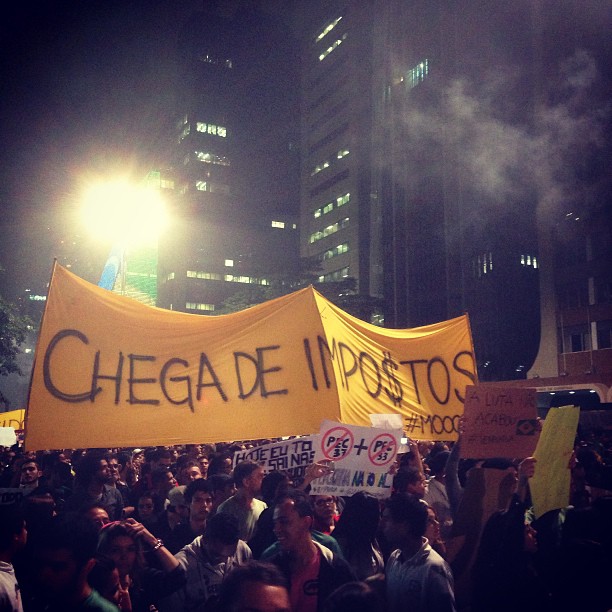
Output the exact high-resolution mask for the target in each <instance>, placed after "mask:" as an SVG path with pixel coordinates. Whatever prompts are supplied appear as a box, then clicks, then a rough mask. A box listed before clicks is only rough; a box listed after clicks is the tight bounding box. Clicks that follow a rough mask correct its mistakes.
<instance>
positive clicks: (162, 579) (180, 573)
mask: <svg viewBox="0 0 612 612" xmlns="http://www.w3.org/2000/svg"><path fill="white" fill-rule="evenodd" d="M98 553H99V554H100V555H104V556H106V557H109V558H110V559H112V560H113V561H114V563H115V565H116V566H117V570H118V571H119V580H120V582H121V586H122V587H123V588H124V589H127V590H128V591H129V594H130V599H131V602H132V610H133V611H134V612H141V611H143V612H148V611H149V609H150V606H151V605H157V602H158V600H160V599H162V598H163V597H166V596H167V595H170V594H171V593H173V592H174V591H176V590H178V589H180V588H181V587H182V586H183V585H184V584H185V580H186V578H185V572H184V570H183V568H182V567H181V566H180V565H179V562H178V561H177V560H176V559H175V558H174V556H173V555H172V554H171V553H170V551H169V550H168V549H167V548H166V547H165V546H164V543H163V542H162V541H161V540H160V539H158V538H156V537H155V536H154V535H153V534H152V533H151V532H150V531H149V530H148V529H147V528H146V527H145V526H144V525H142V523H139V522H137V521H135V520H134V519H131V518H129V519H126V520H125V521H115V522H113V523H109V524H108V525H105V526H104V527H103V529H102V530H101V532H100V536H99V539H98ZM147 556H148V557H149V558H150V559H151V563H147V562H146V558H147ZM153 564H155V565H156V566H157V567H153Z"/></svg>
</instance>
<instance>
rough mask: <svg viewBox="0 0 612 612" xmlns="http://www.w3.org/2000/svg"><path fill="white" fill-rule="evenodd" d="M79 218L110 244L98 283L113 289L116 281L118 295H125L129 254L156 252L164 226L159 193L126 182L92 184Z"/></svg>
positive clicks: (163, 209) (164, 220) (165, 216)
mask: <svg viewBox="0 0 612 612" xmlns="http://www.w3.org/2000/svg"><path fill="white" fill-rule="evenodd" d="M82 217H83V220H84V222H85V224H86V226H87V227H88V228H89V230H90V231H91V233H93V234H94V235H95V236H96V237H97V238H98V239H101V240H104V241H105V242H109V243H110V244H112V245H113V247H112V249H111V253H110V255H109V258H108V260H107V262H106V265H105V267H104V271H103V272H102V276H101V278H100V282H99V283H98V284H99V285H100V286H101V287H105V288H106V289H111V290H112V289H113V287H115V285H116V284H117V279H119V290H120V293H122V294H123V293H126V272H127V269H126V264H127V254H128V252H133V251H134V250H136V249H146V248H148V249H154V250H155V251H156V249H157V239H158V236H159V234H160V232H161V231H162V229H163V228H164V227H165V226H166V225H167V215H166V210H165V207H164V203H163V200H162V198H161V196H160V193H159V191H158V190H156V189H151V188H147V187H143V186H136V185H133V184H130V183H128V182H126V181H115V182H109V183H102V184H99V185H95V186H93V187H91V188H90V189H89V190H88V192H87V193H86V195H85V198H84V204H83V208H82ZM155 259H156V258H155Z"/></svg>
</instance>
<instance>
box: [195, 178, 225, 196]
mask: <svg viewBox="0 0 612 612" xmlns="http://www.w3.org/2000/svg"><path fill="white" fill-rule="evenodd" d="M195 186H196V189H197V190H198V191H208V192H209V193H221V194H224V195H227V194H229V185H224V184H223V183H211V182H210V181H196V183H195Z"/></svg>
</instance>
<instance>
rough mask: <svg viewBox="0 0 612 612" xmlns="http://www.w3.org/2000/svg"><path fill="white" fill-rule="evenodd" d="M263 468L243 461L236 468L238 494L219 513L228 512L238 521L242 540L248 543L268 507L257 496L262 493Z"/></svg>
mask: <svg viewBox="0 0 612 612" xmlns="http://www.w3.org/2000/svg"><path fill="white" fill-rule="evenodd" d="M263 477H264V471H263V468H262V467H261V466H260V465H258V464H257V463H255V462H254V461H241V462H240V463H238V465H237V466H236V467H235V468H234V483H235V484H236V493H235V495H232V497H230V498H229V499H227V500H225V501H224V502H223V503H222V504H221V505H220V506H219V507H218V508H217V512H226V513H228V514H232V515H234V516H235V517H236V518H237V519H238V525H239V526H240V539H242V540H244V541H245V542H248V541H249V539H250V538H251V537H252V536H253V534H254V533H255V526H256V525H257V519H258V518H259V515H260V514H261V513H262V512H263V511H264V510H265V509H266V508H267V507H268V506H267V504H266V503H265V502H263V501H261V500H260V499H257V497H256V496H257V495H259V494H260V493H261V483H262V481H263Z"/></svg>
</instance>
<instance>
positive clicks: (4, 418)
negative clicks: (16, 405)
mask: <svg viewBox="0 0 612 612" xmlns="http://www.w3.org/2000/svg"><path fill="white" fill-rule="evenodd" d="M24 418H25V410H24V409H23V408H22V409H21V410H9V411H8V412H0V427H12V428H13V429H23V421H24Z"/></svg>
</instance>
